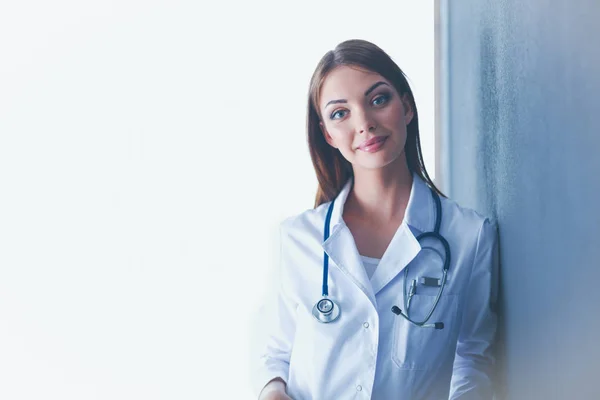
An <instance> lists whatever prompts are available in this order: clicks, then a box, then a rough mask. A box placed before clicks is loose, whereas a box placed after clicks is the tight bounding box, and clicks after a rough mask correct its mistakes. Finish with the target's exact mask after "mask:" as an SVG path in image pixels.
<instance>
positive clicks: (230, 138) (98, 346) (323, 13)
mask: <svg viewBox="0 0 600 400" xmlns="http://www.w3.org/2000/svg"><path fill="white" fill-rule="evenodd" d="M286 3H287V2H273V3H272V4H269V3H266V2H262V3H261V2H258V3H257V2H247V1H238V2H215V3H210V4H204V3H200V2H198V1H188V2H184V1H173V0H171V1H162V2H161V1H139V0H137V1H135V0H126V1H123V0H121V1H112V2H111V1H107V0H104V1H96V2H92V1H65V0H60V1H53V2H47V1H19V2H15V1H13V2H10V1H3V2H2V3H1V5H0V398H1V399H6V400H13V399H14V400H17V399H61V400H67V399H77V400H81V399H86V400H87V399H111V400H120V399H207V398H227V399H252V398H253V395H252V393H251V391H250V379H249V373H248V358H249V349H250V346H249V344H250V337H251V334H250V331H249V328H250V327H251V326H252V320H253V316H254V313H255V312H256V310H257V309H258V306H259V304H260V302H261V301H262V300H263V298H264V293H265V292H266V291H267V288H268V286H267V285H268V284H267V278H268V276H270V274H271V272H272V271H273V268H274V256H273V255H274V250H275V248H276V243H275V242H276V232H277V228H278V223H279V222H280V221H281V220H282V219H284V218H285V217H287V216H289V215H292V214H296V213H299V212H302V211H303V210H305V209H308V208H311V207H312V205H313V201H314V195H315V192H316V178H315V176H314V172H313V169H312V164H311V162H310V157H309V154H308V149H307V147H306V139H305V112H306V101H307V89H308V82H309V79H310V75H311V74H312V71H313V69H314V68H315V66H316V64H317V63H318V61H319V59H320V57H321V56H322V55H323V54H324V53H325V52H326V51H327V50H329V49H332V48H333V47H334V46H335V45H336V44H337V43H338V42H341V41H343V40H345V39H350V38H361V39H367V40H370V41H373V42H374V43H376V44H377V45H379V46H380V47H382V48H383V49H384V50H385V51H387V52H388V53H389V54H390V55H391V56H392V57H393V58H394V60H395V61H396V62H397V63H398V64H399V65H400V67H401V68H402V69H403V70H404V71H405V73H406V74H407V75H408V77H409V79H410V82H411V85H412V87H413V90H414V93H415V97H416V101H417V105H418V108H419V114H420V122H421V140H422V146H423V150H424V153H425V160H426V164H427V168H428V171H429V172H430V174H431V175H432V177H433V175H434V171H435V168H434V163H433V161H434V154H433V149H434V147H433V129H434V125H433V118H434V113H433V106H434V103H433V101H434V81H433V79H434V74H433V72H434V64H433V62H434V58H433V56H434V48H433V35H434V33H433V32H434V26H433V1H432V0H430V1H416V0H413V1H398V0H395V1H389V2H375V1H374V2H370V3H369V6H368V7H367V6H366V4H367V3H365V2H361V3H358V2H357V3H352V2H325V1H318V2H316V1H315V2H308V1H301V2H296V3H295V5H293V6H291V5H285V6H284V4H286Z"/></svg>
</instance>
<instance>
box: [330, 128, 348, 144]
mask: <svg viewBox="0 0 600 400" xmlns="http://www.w3.org/2000/svg"><path fill="white" fill-rule="evenodd" d="M327 132H329V135H330V136H331V137H332V138H333V140H334V141H335V142H336V143H337V144H338V145H346V144H348V143H351V142H352V136H351V135H350V133H349V132H348V130H347V129H344V127H343V126H341V124H340V125H334V126H327Z"/></svg>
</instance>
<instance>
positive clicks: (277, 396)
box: [260, 390, 293, 400]
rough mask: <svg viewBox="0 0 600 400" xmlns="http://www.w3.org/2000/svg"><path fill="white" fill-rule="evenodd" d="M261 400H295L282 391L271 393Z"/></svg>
mask: <svg viewBox="0 0 600 400" xmlns="http://www.w3.org/2000/svg"><path fill="white" fill-rule="evenodd" d="M260 400H293V399H292V398H291V397H290V396H288V395H287V394H285V392H282V391H280V390H277V391H274V392H269V393H266V394H264V395H263V396H261V398H260Z"/></svg>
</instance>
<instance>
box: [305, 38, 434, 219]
mask: <svg viewBox="0 0 600 400" xmlns="http://www.w3.org/2000/svg"><path fill="white" fill-rule="evenodd" d="M341 65H347V66H353V67H358V68H361V69H364V70H367V71H372V72H375V73H378V74H379V75H381V76H383V77H384V78H385V79H387V80H388V81H389V82H390V83H391V84H392V85H393V86H394V88H395V89H396V91H397V92H398V93H399V94H400V96H401V97H403V96H404V97H406V98H407V100H408V101H409V102H410V106H411V108H412V110H413V118H412V120H411V122H410V123H409V124H408V126H407V127H406V134H407V136H406V145H405V146H404V150H405V154H406V162H407V164H408V169H409V171H411V172H415V173H417V175H418V176H419V177H421V179H423V180H424V181H425V182H426V183H427V185H429V186H430V187H431V188H432V189H433V190H435V191H436V192H437V193H438V194H439V195H440V196H443V197H446V196H444V194H443V193H442V192H441V191H440V190H439V189H438V188H437V187H436V186H435V185H434V184H433V182H432V181H431V179H430V178H429V175H428V174H427V170H426V169H425V163H424V162H423V155H422V153H421V143H420V140H419V115H418V113H417V106H416V104H415V98H414V96H413V93H412V90H411V89H410V86H409V84H408V81H407V80H406V76H405V75H404V72H402V70H401V69H400V67H398V65H396V63H395V62H394V61H393V60H392V59H391V58H390V56H388V55H387V54H386V53H385V52H384V51H383V50H381V49H380V48H379V47H377V46H376V45H374V44H373V43H370V42H367V41H365V40H358V39H353V40H347V41H345V42H342V43H340V44H338V45H337V46H336V47H335V49H333V50H330V51H328V52H327V53H326V54H325V55H324V56H323V58H322V59H321V61H319V64H318V65H317V68H316V69H315V72H314V73H313V76H312V78H311V80H310V88H309V95H308V118H307V140H308V148H309V151H310V157H311V159H312V163H313V166H314V168H315V172H316V174H317V180H318V182H319V185H318V188H317V196H316V199H315V208H316V207H318V206H319V205H321V204H323V203H326V202H328V201H331V200H333V199H334V198H335V197H337V195H338V194H339V193H340V191H341V190H342V187H343V186H344V184H345V183H346V182H347V181H348V179H349V178H350V177H352V175H353V171H352V164H350V163H349V162H348V161H347V160H346V159H345V158H344V156H342V154H341V153H340V152H339V150H338V149H336V148H333V147H332V146H330V145H329V144H328V143H327V142H326V141H325V137H324V135H323V131H322V130H321V126H320V124H319V122H320V118H321V117H320V112H319V106H318V105H319V94H320V92H321V86H322V84H323V82H324V81H325V78H326V77H327V74H328V73H329V72H331V71H332V70H333V69H334V68H336V67H338V66H341Z"/></svg>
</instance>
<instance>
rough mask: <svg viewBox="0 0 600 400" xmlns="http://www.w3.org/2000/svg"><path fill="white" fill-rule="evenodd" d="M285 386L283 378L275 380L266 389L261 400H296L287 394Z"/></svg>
mask: <svg viewBox="0 0 600 400" xmlns="http://www.w3.org/2000/svg"><path fill="white" fill-rule="evenodd" d="M285 386H286V385H285V382H284V381H283V380H282V379H281V378H275V379H273V380H272V381H270V382H269V383H268V384H267V385H266V386H265V387H264V389H263V390H262V392H261V393H260V396H259V400H294V399H292V398H291V397H290V396H288V395H287V394H286V393H285Z"/></svg>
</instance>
